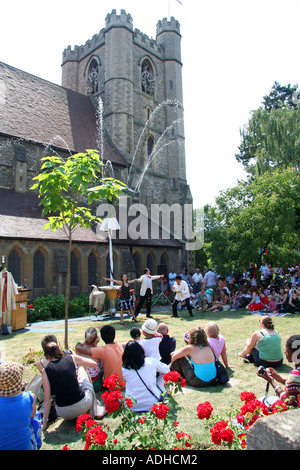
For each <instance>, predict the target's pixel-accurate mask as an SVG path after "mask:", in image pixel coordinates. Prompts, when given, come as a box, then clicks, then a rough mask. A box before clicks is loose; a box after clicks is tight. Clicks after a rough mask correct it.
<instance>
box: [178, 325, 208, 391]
mask: <svg viewBox="0 0 300 470" xmlns="http://www.w3.org/2000/svg"><path fill="white" fill-rule="evenodd" d="M171 357H172V360H171V364H170V369H171V370H176V371H177V372H179V373H180V374H181V375H182V376H183V377H184V378H185V379H186V380H187V382H188V384H189V385H192V386H193V387H206V386H208V385H213V384H215V383H216V381H217V370H216V365H215V356H214V353H213V351H212V348H211V347H210V346H209V343H208V339H207V336H206V333H205V331H204V329H203V328H201V327H199V328H193V329H192V330H191V331H190V334H189V339H188V344H187V345H186V346H184V347H183V348H181V349H179V350H178V351H174V352H173V353H171Z"/></svg>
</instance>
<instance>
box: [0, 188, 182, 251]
mask: <svg viewBox="0 0 300 470" xmlns="http://www.w3.org/2000/svg"><path fill="white" fill-rule="evenodd" d="M38 203H39V200H38V198H37V195H36V194H35V193H25V194H18V193H15V192H13V191H9V190H4V189H0V238H6V239H13V240H42V241H53V242H54V241H55V242H60V241H63V242H65V241H67V240H68V237H67V235H66V234H65V232H64V231H63V230H62V229H58V230H56V231H55V232H54V231H53V230H51V229H46V230H45V229H44V226H45V225H46V223H47V219H42V218H41V212H42V210H41V207H39V206H38ZM116 217H117V219H119V212H118V206H116ZM135 220H136V219H135V218H134V217H129V216H128V218H127V220H126V221H125V224H126V225H127V227H126V234H127V228H128V226H130V224H131V222H132V221H135ZM138 220H139V222H140V226H143V228H144V227H145V226H146V227H148V230H146V232H147V233H148V236H145V237H144V238H137V239H136V240H135V239H131V238H130V237H129V236H128V235H126V234H125V236H126V238H125V236H124V238H122V239H119V234H120V232H119V231H117V232H116V239H115V240H114V241H113V244H115V245H130V246H147V247H153V248H175V249H176V248H177V249H178V248H182V245H181V244H180V242H179V241H178V240H174V239H173V238H164V237H163V236H162V234H161V232H160V236H159V238H157V239H152V238H151V224H150V219H148V218H147V217H146V216H143V215H142V214H140V215H139V216H138ZM137 230H139V227H138V228H137ZM72 240H73V242H79V243H100V244H107V243H108V239H107V238H101V236H100V234H99V232H98V231H97V233H96V230H95V229H88V228H85V227H77V228H76V230H75V231H74V233H73V236H72Z"/></svg>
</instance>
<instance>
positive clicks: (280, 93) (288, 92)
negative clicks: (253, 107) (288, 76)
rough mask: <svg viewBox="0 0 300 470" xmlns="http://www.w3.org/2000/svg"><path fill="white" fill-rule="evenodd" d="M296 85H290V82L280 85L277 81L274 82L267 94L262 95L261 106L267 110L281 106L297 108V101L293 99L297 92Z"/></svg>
mask: <svg viewBox="0 0 300 470" xmlns="http://www.w3.org/2000/svg"><path fill="white" fill-rule="evenodd" d="M297 88H298V85H293V86H291V85H290V83H289V84H288V85H287V86H285V85H280V84H279V83H278V82H275V83H274V85H273V86H272V88H271V91H270V93H269V94H268V95H266V96H264V99H263V102H262V104H263V106H264V108H265V109H267V110H268V111H271V109H274V108H282V107H283V106H287V107H289V108H291V109H298V103H297V102H296V101H297V100H295V98H294V97H295V93H297Z"/></svg>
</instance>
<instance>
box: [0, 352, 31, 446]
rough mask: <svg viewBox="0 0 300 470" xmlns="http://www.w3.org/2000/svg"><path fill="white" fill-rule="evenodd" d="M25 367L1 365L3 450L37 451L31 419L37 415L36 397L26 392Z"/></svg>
mask: <svg viewBox="0 0 300 470" xmlns="http://www.w3.org/2000/svg"><path fill="white" fill-rule="evenodd" d="M23 370H24V367H23V366H22V365H21V364H18V363H17V362H12V361H3V362H2V364H0V449H1V450H35V449H37V445H36V440H35V438H34V433H32V428H31V419H32V418H34V417H35V415H36V397H35V395H34V394H33V393H32V392H24V391H22V390H23V387H24V383H23V382H22V378H23Z"/></svg>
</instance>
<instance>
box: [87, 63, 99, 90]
mask: <svg viewBox="0 0 300 470" xmlns="http://www.w3.org/2000/svg"><path fill="white" fill-rule="evenodd" d="M99 69H100V66H99V63H98V62H97V60H96V59H95V58H94V59H92V60H91V62H90V65H89V68H88V74H87V81H86V89H87V93H88V94H90V95H93V94H94V93H97V92H98V86H99Z"/></svg>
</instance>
